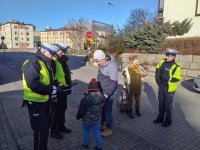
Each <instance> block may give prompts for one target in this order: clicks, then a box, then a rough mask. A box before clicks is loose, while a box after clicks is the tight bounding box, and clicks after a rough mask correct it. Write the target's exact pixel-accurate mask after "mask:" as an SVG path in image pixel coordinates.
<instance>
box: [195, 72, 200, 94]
mask: <svg viewBox="0 0 200 150" xmlns="http://www.w3.org/2000/svg"><path fill="white" fill-rule="evenodd" d="M193 89H194V90H195V91H197V92H200V75H198V76H197V77H196V78H194V85H193Z"/></svg>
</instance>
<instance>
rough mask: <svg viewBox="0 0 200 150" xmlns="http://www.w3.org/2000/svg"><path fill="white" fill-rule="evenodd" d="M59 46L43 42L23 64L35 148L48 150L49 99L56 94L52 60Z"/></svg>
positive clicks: (25, 101) (26, 103)
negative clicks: (39, 48)
mask: <svg viewBox="0 0 200 150" xmlns="http://www.w3.org/2000/svg"><path fill="white" fill-rule="evenodd" d="M57 50H58V48H57V47H55V46H53V45H50V44H47V43H43V44H42V45H41V50H39V51H37V52H36V54H34V55H33V56H32V57H31V58H29V59H27V60H26V61H25V62H24V64H23V66H22V73H23V87H24V96H23V99H24V103H23V105H25V106H27V107H28V112H29V117H30V124H31V128H32V129H33V131H34V150H47V142H48V135H49V99H50V95H51V94H56V92H57V88H56V87H55V86H53V80H54V79H53V71H52V68H51V62H52V58H53V55H55V54H56V52H57Z"/></svg>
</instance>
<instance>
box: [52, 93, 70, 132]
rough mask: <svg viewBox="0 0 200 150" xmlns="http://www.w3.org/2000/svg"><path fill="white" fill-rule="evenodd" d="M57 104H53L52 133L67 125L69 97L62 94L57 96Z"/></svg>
mask: <svg viewBox="0 0 200 150" xmlns="http://www.w3.org/2000/svg"><path fill="white" fill-rule="evenodd" d="M57 100H58V101H57V103H51V111H52V112H53V114H52V115H53V116H52V117H51V118H52V127H51V130H52V131H56V130H57V129H58V128H59V127H63V126H64V123H65V111H66V109H67V95H66V94H65V93H63V94H62V93H61V94H58V95H57Z"/></svg>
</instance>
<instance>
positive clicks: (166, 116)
mask: <svg viewBox="0 0 200 150" xmlns="http://www.w3.org/2000/svg"><path fill="white" fill-rule="evenodd" d="M176 54H177V51H175V50H173V49H167V50H166V59H163V60H161V61H160V62H159V63H158V64H157V66H156V75H155V79H156V83H157V85H158V87H159V91H158V102H159V114H158V117H157V119H156V120H154V121H153V122H154V123H160V122H162V126H163V127H169V126H170V125H171V124H172V102H173V97H174V94H175V91H176V88H177V82H178V81H179V80H180V78H181V75H180V65H179V64H178V63H177V62H176V61H175V58H176Z"/></svg>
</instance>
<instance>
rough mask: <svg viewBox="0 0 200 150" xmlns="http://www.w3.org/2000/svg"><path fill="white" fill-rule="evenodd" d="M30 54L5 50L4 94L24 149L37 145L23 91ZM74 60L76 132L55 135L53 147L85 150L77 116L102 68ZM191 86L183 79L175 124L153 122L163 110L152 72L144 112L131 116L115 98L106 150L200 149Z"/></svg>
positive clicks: (199, 119)
mask: <svg viewBox="0 0 200 150" xmlns="http://www.w3.org/2000/svg"><path fill="white" fill-rule="evenodd" d="M30 55H32V53H28V52H23V53H22V52H7V53H6V55H5V56H4V55H3V53H0V70H1V72H0V99H1V102H2V105H3V108H4V110H5V115H6V118H7V120H8V122H9V125H10V128H11V130H12V133H13V136H14V139H15V140H16V143H17V145H18V148H19V149H21V150H30V149H32V147H33V137H32V130H31V128H30V124H29V117H28V113H27V110H26V109H24V108H23V109H21V108H20V106H21V102H22V93H23V90H22V83H21V65H22V62H23V61H24V60H25V59H26V57H27V56H30ZM69 64H70V66H71V70H72V72H73V74H72V78H73V80H74V81H73V82H78V85H77V86H75V87H74V89H73V93H72V95H71V96H70V97H69V99H68V109H67V113H66V120H67V121H66V125H67V126H68V127H70V128H71V129H72V133H70V134H67V135H65V138H64V139H63V140H60V141H58V140H55V139H52V138H49V144H48V147H49V149H50V150H54V149H55V150H62V149H68V150H72V149H73V150H76V149H77V150H78V149H80V145H81V135H82V131H81V121H77V120H76V119H75V115H76V112H77V109H78V105H79V102H80V99H81V98H82V96H83V93H84V92H85V91H86V89H87V84H88V82H89V81H90V79H91V78H93V77H96V73H97V67H87V66H84V57H81V56H70V59H69ZM191 86H192V81H191V80H188V81H187V80H186V81H182V82H181V83H180V85H179V87H178V90H177V92H176V95H175V98H174V104H173V116H174V117H173V118H174V119H173V125H172V126H171V127H169V128H163V127H161V126H160V125H157V124H156V125H155V124H153V123H152V120H154V119H155V117H156V115H157V112H158V103H157V86H156V84H155V82H154V78H153V77H152V76H148V77H146V78H145V88H144V90H143V92H142V97H141V99H142V102H141V113H142V117H135V118H134V119H133V120H131V119H129V118H128V117H127V116H126V114H124V113H120V112H119V110H118V108H117V106H116V101H115V102H114V105H113V109H114V129H113V136H112V137H110V138H105V139H104V149H105V150H132V149H137V150H138V149H166V150H167V149H173V150H174V149H200V109H199V108H200V99H199V93H195V92H194V91H193V90H192V89H191ZM121 87H122V76H121V72H119V86H118V91H120V89H121ZM4 132H5V131H4ZM0 133H1V126H0ZM2 143H5V140H3V139H2V138H1V136H0V144H1V145H3V144H2ZM4 145H5V144H4ZM91 145H92V146H94V140H91ZM91 148H92V147H91ZM2 149H3V148H2ZM0 150H1V147H0Z"/></svg>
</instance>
